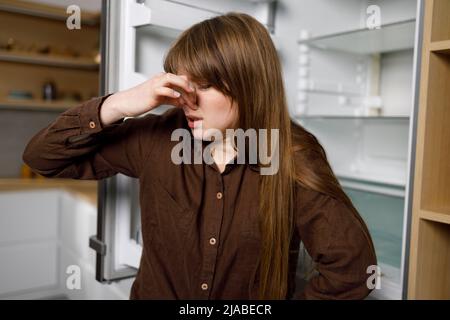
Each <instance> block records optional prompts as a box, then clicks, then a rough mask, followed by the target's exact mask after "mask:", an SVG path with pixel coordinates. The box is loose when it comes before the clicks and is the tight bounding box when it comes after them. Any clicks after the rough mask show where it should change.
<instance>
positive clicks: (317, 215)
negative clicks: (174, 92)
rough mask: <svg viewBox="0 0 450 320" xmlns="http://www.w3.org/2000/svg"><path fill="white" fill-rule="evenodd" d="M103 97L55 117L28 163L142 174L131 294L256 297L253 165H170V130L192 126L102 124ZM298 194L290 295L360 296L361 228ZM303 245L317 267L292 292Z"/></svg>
mask: <svg viewBox="0 0 450 320" xmlns="http://www.w3.org/2000/svg"><path fill="white" fill-rule="evenodd" d="M106 97H107V96H104V97H98V98H94V99H91V100H89V101H86V102H85V103H82V104H80V105H78V106H74V107H72V108H70V109H69V110H67V111H65V112H64V113H62V114H60V115H59V116H58V117H57V119H56V120H55V121H54V122H52V123H51V124H49V126H47V127H46V128H43V129H42V130H41V131H39V132H38V133H37V134H36V135H35V136H34V137H33V138H32V139H31V140H30V142H29V143H28V145H27V147H26V149H25V151H24V154H23V160H24V162H25V163H27V164H28V165H29V166H30V167H31V168H32V169H33V170H35V171H36V172H38V173H40V174H42V175H44V176H47V177H59V178H74V179H94V180H99V179H104V178H107V177H110V176H113V175H115V174H117V173H123V174H125V175H128V176H130V177H134V178H139V183H140V206H141V219H142V220H141V222H142V234H143V252H142V257H141V261H140V267H139V270H138V273H137V276H136V279H135V281H134V283H133V286H132V289H131V293H130V298H131V299H257V297H258V281H259V250H260V239H261V235H260V230H259V227H258V210H257V208H258V199H259V196H258V181H259V177H260V173H259V168H258V167H257V166H256V165H252V164H237V163H236V164H227V166H226V167H225V171H224V172H222V173H221V172H220V171H219V169H218V167H217V165H216V164H212V165H208V164H206V163H203V164H179V165H177V164H174V163H173V162H172V161H171V151H172V147H173V146H174V145H175V144H178V143H179V142H178V141H171V134H172V132H173V130H174V129H176V128H186V129H189V128H188V126H187V122H186V118H185V116H184V113H183V111H182V110H181V109H180V108H173V109H169V110H168V111H166V112H165V113H164V114H163V115H155V114H148V115H145V116H143V117H137V118H132V119H127V120H125V121H118V122H116V123H114V124H111V125H108V126H103V125H102V124H101V122H100V119H99V110H100V108H101V105H102V103H103V101H104V100H105V99H106ZM203 145H205V143H204V142H203ZM311 161H314V159H311ZM295 194H296V196H295V204H296V206H295V212H294V218H295V232H294V236H293V238H292V242H291V255H290V257H291V258H290V266H291V267H290V273H289V275H290V276H289V283H288V288H289V290H288V291H289V292H288V295H287V297H286V298H287V299H305V298H306V299H361V298H364V297H366V296H367V295H368V294H369V293H370V291H371V289H369V288H368V286H367V284H366V282H367V279H368V277H369V276H370V275H371V274H369V273H367V268H368V266H370V265H376V263H377V261H376V256H375V252H374V249H373V244H372V240H371V238H370V234H369V232H368V230H367V227H366V225H365V224H364V223H363V222H362V220H361V218H360V217H359V216H357V215H355V214H354V213H353V212H352V211H351V210H350V209H349V208H348V207H347V206H346V205H345V204H344V203H343V202H341V201H339V200H337V199H334V198H332V197H330V196H328V195H325V194H322V193H319V192H316V191H313V190H309V189H306V188H304V187H302V186H300V185H297V186H296V190H295ZM300 241H302V242H303V243H304V246H305V248H306V249H307V251H308V253H309V255H310V256H311V257H312V259H313V260H314V261H315V262H316V269H317V271H318V272H317V274H316V275H315V276H314V277H313V278H312V279H310V280H309V281H308V283H307V284H306V286H305V288H304V289H303V290H296V287H295V275H296V270H297V257H298V250H299V244H300Z"/></svg>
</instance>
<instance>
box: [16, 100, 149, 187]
mask: <svg viewBox="0 0 450 320" xmlns="http://www.w3.org/2000/svg"><path fill="white" fill-rule="evenodd" d="M108 96H109V95H106V96H101V97H96V98H93V99H90V100H88V101H86V102H84V103H81V104H80V105H77V106H74V107H72V108H70V109H68V110H67V111H65V112H63V113H61V114H60V115H59V116H58V117H57V118H56V119H55V121H53V122H52V123H50V124H49V125H48V126H47V127H45V128H43V129H42V130H40V131H39V132H37V133H36V134H35V135H34V136H33V137H32V138H31V140H30V141H29V142H28V144H27V146H26V148H25V150H24V152H23V156H22V158H23V161H24V162H25V163H26V164H27V165H28V166H30V167H31V168H32V169H33V171H35V172H37V173H39V174H41V175H43V176H46V177H53V178H72V179H87V180H100V179H103V178H107V177H109V176H112V175H114V174H116V173H123V174H125V175H127V176H130V177H138V176H139V174H140V171H141V169H142V168H141V167H142V165H143V163H144V160H143V159H144V158H145V157H146V154H148V153H149V152H150V149H151V144H150V143H146V144H144V143H143V141H141V136H142V134H143V131H144V130H146V131H147V132H146V133H147V135H146V136H149V135H151V132H150V131H151V130H152V129H153V127H155V125H156V115H153V114H148V115H147V116H146V117H145V118H144V117H140V118H139V117H138V118H129V119H127V120H125V121H124V119H121V120H119V121H117V122H115V123H113V124H110V125H107V126H103V125H102V123H101V121H100V108H101V106H102V104H103V102H104V101H105V100H106V98H107V97H108ZM146 142H148V140H147V141H146Z"/></svg>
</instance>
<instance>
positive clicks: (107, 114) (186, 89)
mask: <svg viewBox="0 0 450 320" xmlns="http://www.w3.org/2000/svg"><path fill="white" fill-rule="evenodd" d="M191 85H192V84H190V83H189V81H188V80H187V78H186V76H178V75H175V74H173V73H165V72H161V73H159V74H157V75H155V76H154V77H152V78H151V79H149V80H147V81H145V82H143V83H141V84H139V85H137V86H135V87H133V88H130V89H128V90H124V91H119V92H117V93H114V94H113V95H111V96H109V97H108V98H107V99H106V100H105V101H104V102H103V105H102V107H101V108H100V120H101V122H102V124H103V125H108V124H111V123H114V122H116V121H118V120H120V119H122V118H124V117H136V116H139V115H141V114H144V113H146V112H148V111H150V110H152V109H154V108H156V107H158V106H160V105H163V104H169V105H173V106H176V107H182V106H184V105H186V106H188V107H190V108H192V109H194V110H195V109H197V105H196V102H197V95H196V93H195V87H194V86H193V85H192V86H191Z"/></svg>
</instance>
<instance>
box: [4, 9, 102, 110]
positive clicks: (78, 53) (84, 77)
mask: <svg viewBox="0 0 450 320" xmlns="http://www.w3.org/2000/svg"><path fill="white" fill-rule="evenodd" d="M67 17H68V14H67V13H66V11H65V8H64V7H56V6H49V5H42V4H38V3H31V2H25V1H10V0H0V29H1V30H2V33H1V34H0V69H1V70H2V75H3V77H2V78H0V100H1V101H4V100H8V99H9V94H10V92H11V91H14V90H20V91H27V92H30V93H31V94H32V95H33V100H35V101H39V100H40V99H42V87H43V85H44V83H46V82H47V81H49V80H50V81H53V82H54V83H55V84H56V91H57V95H58V96H57V99H64V97H66V96H73V95H74V94H75V93H77V94H78V95H80V97H81V99H82V100H88V99H89V98H91V97H93V96H97V95H98V88H99V61H98V52H99V43H100V25H99V22H100V16H99V14H95V13H91V12H88V11H86V10H83V13H82V19H81V29H79V30H69V29H68V28H67V26H66V21H65V20H66V19H67ZM54 104H58V102H57V101H55V103H54ZM25 105H26V106H27V105H28V103H26V104H25ZM45 107H47V106H45Z"/></svg>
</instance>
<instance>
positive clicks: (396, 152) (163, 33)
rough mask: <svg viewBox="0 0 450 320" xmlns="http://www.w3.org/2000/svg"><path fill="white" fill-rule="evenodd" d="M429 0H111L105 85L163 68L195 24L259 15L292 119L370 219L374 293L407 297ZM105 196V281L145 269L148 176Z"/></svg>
mask: <svg viewBox="0 0 450 320" xmlns="http://www.w3.org/2000/svg"><path fill="white" fill-rule="evenodd" d="M422 2H423V0H418V1H415V0H378V1H368V0H338V1H336V0H278V1H276V0H177V1H172V0H146V1H139V0H121V1H108V0H104V1H103V9H102V10H103V22H102V30H103V31H102V84H101V85H102V93H103V94H106V93H110V92H116V91H119V90H124V89H127V88H130V87H132V86H134V85H137V84H139V83H140V82H142V81H145V79H147V78H149V77H150V76H152V75H154V74H156V73H158V72H161V71H163V69H162V62H163V57H164V54H165V52H166V50H167V49H168V47H169V46H170V44H171V43H172V41H174V40H175V38H176V37H177V36H178V35H179V34H180V33H181V32H182V31H183V30H185V29H186V28H188V27H189V26H191V25H192V24H194V23H197V22H199V21H202V20H204V19H207V18H209V17H212V16H215V15H218V14H222V13H226V12H228V11H240V12H245V13H248V14H250V15H252V16H254V17H255V18H256V19H258V20H259V21H260V22H261V23H263V24H264V25H265V26H266V27H267V29H268V30H269V32H270V34H271V36H272V39H273V41H274V44H275V47H276V48H277V51H278V53H279V57H280V60H281V63H282V68H283V75H284V82H285V87H286V93H287V99H288V105H289V109H290V113H291V117H292V119H293V120H294V121H296V122H298V123H300V124H301V125H302V126H304V127H305V128H306V129H307V130H309V131H311V132H312V133H313V134H314V135H316V137H317V138H318V139H319V141H320V142H321V143H322V145H323V146H324V148H325V150H326V152H327V156H328V158H329V161H330V163H331V165H332V167H333V170H334V171H335V173H336V175H337V176H338V178H339V180H340V182H341V184H342V185H343V187H344V189H345V191H346V192H347V194H348V195H349V196H350V198H351V199H352V201H353V202H354V204H355V206H356V207H357V208H358V210H359V212H360V214H361V216H362V217H363V219H364V220H365V221H366V223H367V225H368V227H369V229H370V232H371V234H372V237H373V240H374V243H375V248H376V251H377V256H378V261H379V263H380V269H381V289H379V290H374V291H373V292H372V294H371V296H370V297H371V298H379V299H402V298H406V286H407V283H406V279H407V275H406V271H407V263H408V251H409V250H408V239H409V215H410V214H409V212H410V207H411V204H410V199H411V197H410V192H411V190H412V184H413V176H412V173H413V172H414V171H413V166H414V164H413V163H412V160H413V159H414V148H413V147H414V145H415V143H414V141H415V132H416V125H415V118H416V113H417V83H418V78H419V75H418V72H419V70H420V68H419V65H418V64H419V61H420V48H421V29H422V18H421V15H422V5H423V3H422ZM167 108H170V106H161V107H159V108H157V109H155V110H154V111H152V112H154V113H162V112H164V111H165V110H167ZM98 197H99V198H98V222H97V234H96V235H93V236H92V237H91V238H90V246H91V248H93V249H94V250H95V251H96V253H97V262H96V264H97V265H96V279H97V280H98V281H101V282H113V281H120V280H121V279H125V278H130V277H134V276H135V274H136V271H137V268H138V266H139V261H140V256H141V252H142V236H141V229H140V213H139V186H138V182H137V180H136V179H133V178H130V177H127V176H124V175H121V174H119V175H117V176H114V177H112V178H108V179H105V180H103V181H101V182H100V183H99V195H98ZM299 260H301V259H299ZM301 263H302V261H299V266H300V268H301Z"/></svg>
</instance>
